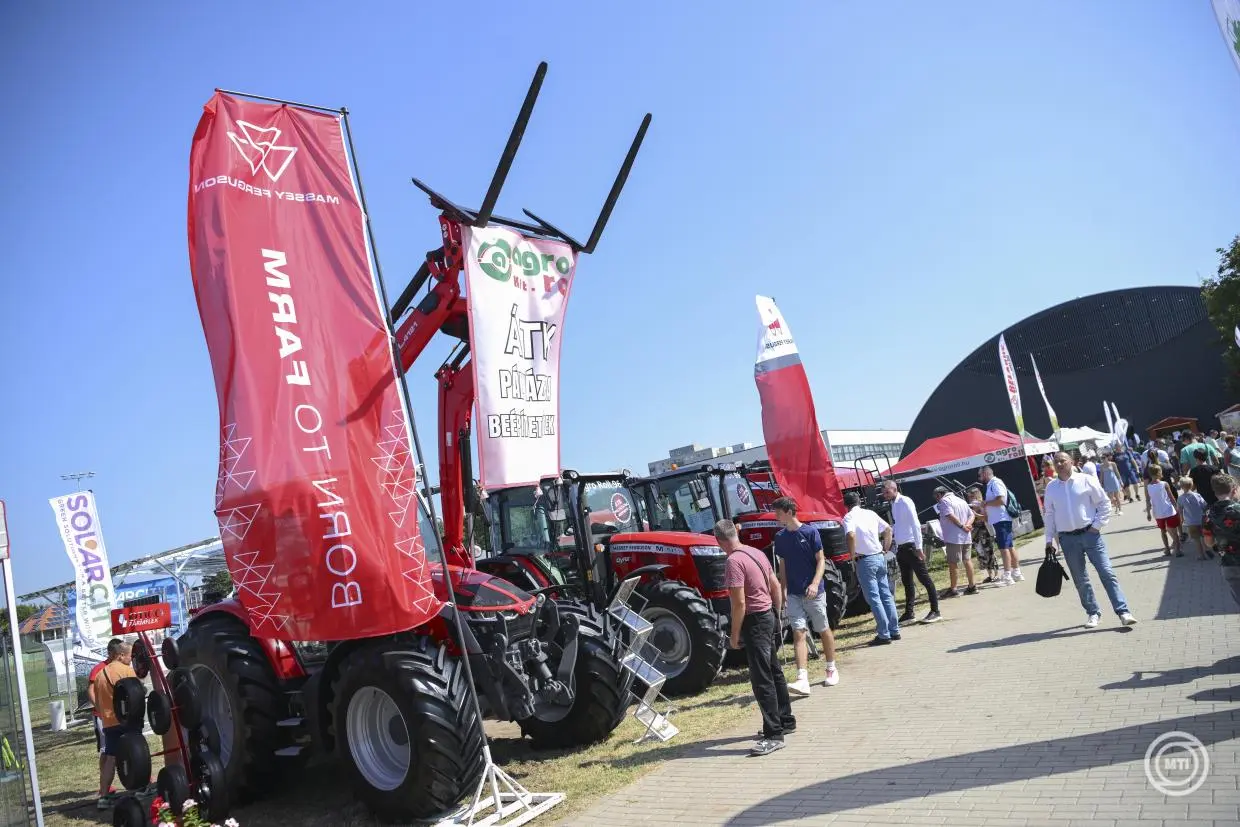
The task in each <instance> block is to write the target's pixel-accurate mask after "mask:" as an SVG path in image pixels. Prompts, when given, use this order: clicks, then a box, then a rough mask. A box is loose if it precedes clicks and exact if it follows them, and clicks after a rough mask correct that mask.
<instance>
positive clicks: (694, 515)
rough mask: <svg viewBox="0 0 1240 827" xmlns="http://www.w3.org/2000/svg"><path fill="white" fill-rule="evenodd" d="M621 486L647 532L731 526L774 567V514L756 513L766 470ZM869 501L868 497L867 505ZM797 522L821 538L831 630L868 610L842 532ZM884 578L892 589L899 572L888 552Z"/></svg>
mask: <svg viewBox="0 0 1240 827" xmlns="http://www.w3.org/2000/svg"><path fill="white" fill-rule="evenodd" d="M755 478H757V479H756V481H755ZM627 485H628V488H629V490H630V491H632V492H633V494H634V496H635V497H636V498H637V499H638V500H640V501H641V502H642V503H643V504H644V508H645V510H646V512H647V513H648V514H649V515H650V525H651V527H652V528H654V529H656V530H667V531H693V532H702V533H704V532H709V531H710V530H711V526H713V525H714V523H715V521H716V520H721V519H723V520H732V521H733V522H735V523H736V527H737V530H738V533H739V534H740V539H741V542H743V543H746V544H747V545H750V546H753V547H754V548H758V549H763V550H765V551H766V552H767V553H768V554H769V555H771V560H772V563H774V562H775V559H774V542H775V534H776V533H777V532H778V531H779V530H780V528H781V526H780V524H779V521H778V520H777V519H776V518H775V514H774V512H772V511H764V510H760V509H761V505H760V503H762V504H765V505H767V506H769V505H770V503H772V502H773V501H774V500H775V498H776V497H777V496H778V493H779V488H778V485H777V484H776V483H775V481H774V475H773V474H771V473H770V471H769V466H737V465H732V464H729V463H723V464H720V465H702V466H693V467H690V468H677V469H673V470H671V471H666V472H664V473H661V474H655V475H652V476H648V477H641V478H635V479H630V480H629V481H628V483H627ZM772 495H774V496H772ZM873 496H874V495H873V493H871V500H872V499H873ZM869 501H870V500H867V502H869ZM874 504H876V503H874ZM867 507H871V506H867ZM797 517H798V518H799V519H800V520H801V522H802V523H804V524H805V525H808V526H810V527H812V528H816V529H818V533H819V535H820V536H821V538H822V548H823V553H824V556H825V557H826V566H825V568H824V571H823V581H824V583H825V584H826V597H827V621H828V622H829V624H830V625H831V628H833V629H834V628H835V627H836V626H837V625H838V624H839V622H840V620H841V619H843V618H844V617H846V616H848V615H850V614H856V613H858V612H861V611H864V610H865V609H866V608H867V606H868V604H867V603H866V600H865V595H864V593H863V592H862V590H861V584H860V583H859V582H858V580H857V572H856V567H855V566H854V565H853V563H852V559H851V555H850V554H849V553H848V540H847V537H846V536H845V533H844V527H843V525H842V523H841V522H840V521H839V520H838V519H832V518H831V517H829V516H828V515H826V514H816V513H812V512H803V511H802V512H798V513H797ZM887 573H888V576H889V577H892V578H894V579H893V580H892V582H893V583H896V582H899V576H900V575H899V566H898V565H897V564H896V559H895V554H894V553H892V552H888V553H887Z"/></svg>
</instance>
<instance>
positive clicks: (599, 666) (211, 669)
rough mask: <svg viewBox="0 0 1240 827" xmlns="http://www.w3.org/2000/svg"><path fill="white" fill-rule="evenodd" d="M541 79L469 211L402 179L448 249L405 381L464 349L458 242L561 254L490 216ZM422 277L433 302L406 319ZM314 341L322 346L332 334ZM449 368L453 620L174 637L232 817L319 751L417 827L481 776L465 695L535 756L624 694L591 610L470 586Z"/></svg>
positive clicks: (536, 229)
mask: <svg viewBox="0 0 1240 827" xmlns="http://www.w3.org/2000/svg"><path fill="white" fill-rule="evenodd" d="M546 68H547V67H546V64H545V63H543V64H541V65H540V66H539V67H538V71H537V72H536V74H535V76H534V80H533V82H532V83H531V85H530V89H529V92H528V93H527V95H526V99H525V102H524V105H523V106H522V109H521V111H520V114H519V115H518V117H517V120H516V122H515V124H514V126H513V129H512V132H511V134H510V136H509V139H508V144H507V146H506V148H505V150H504V153H503V155H502V156H501V160H500V163H499V165H498V168H497V169H496V171H495V175H494V177H493V179H492V182H491V186H490V188H489V190H488V192H487V194H486V197H485V199H484V201H483V205H482V207H481V208H480V209H477V210H471V209H466V208H464V207H460V206H458V205H456V204H453V203H452V202H451V201H449V200H448V199H446V198H445V197H443V196H442V195H439V194H438V193H436V192H435V191H433V190H431V189H429V188H428V187H426V186H425V185H424V184H422V183H421V182H419V181H417V180H416V179H415V184H417V185H418V186H419V188H421V189H422V190H423V191H425V192H426V193H427V194H428V195H429V196H430V199H431V203H432V205H433V206H435V207H436V208H437V209H438V210H440V211H441V216H440V225H441V230H442V233H443V237H444V245H443V247H441V248H439V249H437V250H434V251H432V252H430V253H428V254H427V261H426V263H425V264H424V265H423V266H422V267H421V268H420V269H419V271H418V273H417V275H415V277H414V279H413V280H412V282H411V283H410V285H409V286H408V288H407V289H406V290H405V291H404V292H403V293H402V294H401V296H400V298H399V299H398V300H397V301H396V302H394V303H393V305H392V307H391V308H390V309H388V310H387V312H388V314H389V317H388V322H389V324H390V325H391V328H392V329H394V330H395V333H394V338H395V339H396V342H397V347H398V348H399V352H400V361H401V365H400V367H401V368H402V369H407V368H408V366H409V364H411V363H412V362H413V360H415V359H416V358H417V357H418V356H419V355H420V354H421V352H422V350H423V348H425V346H426V344H427V343H428V341H429V340H430V338H431V337H432V336H433V335H434V334H435V333H437V332H439V331H443V332H445V333H448V334H449V335H452V336H455V337H457V338H459V339H461V341H462V342H464V343H465V344H466V351H467V348H468V341H469V338H468V321H467V318H468V317H467V314H466V299H465V297H464V296H463V295H462V293H461V288H460V284H459V279H460V276H461V273H462V267H463V257H464V255H465V253H466V251H465V250H464V249H462V246H461V243H460V239H461V227H462V225H469V226H472V227H485V226H487V225H488V224H498V225H502V226H505V227H509V228H513V229H516V230H518V231H520V232H522V233H526V234H542V235H544V236H547V237H555V238H567V237H565V236H563V235H562V233H560V232H559V231H558V230H555V229H554V228H552V227H551V226H550V225H547V224H545V223H544V222H542V221H541V220H539V219H534V220H535V221H536V222H537V223H530V222H527V221H522V220H514V219H508V218H503V217H500V216H497V215H494V214H493V208H494V206H495V203H496V200H497V199H498V196H499V192H500V188H501V187H502V186H503V182H504V179H505V177H506V176H507V173H508V170H509V168H510V166H511V164H512V161H513V157H514V155H515V153H516V150H517V147H518V146H519V143H520V140H521V136H522V134H523V133H524V131H525V127H526V124H527V123H528V121H529V117H530V114H531V112H532V110H533V106H534V102H535V100H536V98H537V95H538V90H539V88H540V87H541V84H542V80H543V77H544V75H545V73H546ZM649 120H650V116H649V115H646V119H645V121H643V123H642V126H641V129H640V130H639V132H638V134H637V137H636V138H635V139H634V141H633V144H632V146H631V148H630V150H629V154H628V157H627V158H626V159H625V162H624V165H623V167H622V168H621V171H620V173H619V175H618V176H617V178H616V182H615V184H614V185H613V187H612V190H611V193H610V194H609V196H608V199H607V201H606V202H605V204H604V207H603V209H602V211H601V213H600V215H599V218H598V221H597V222H596V224H595V226H594V231H593V233H592V235H591V240H590V243H589V244H588V245H580V244H577V243H576V242H575V241H572V240H571V239H568V240H569V243H571V244H572V246H573V248H574V250H575V251H576V252H587V253H588V252H591V251H592V250H593V247H594V244H596V243H597V241H598V237H599V235H600V234H601V232H602V229H603V226H604V225H605V224H606V221H607V218H608V216H609V215H610V213H611V210H612V208H613V206H614V204H615V201H616V198H617V197H618V195H619V192H620V190H621V188H622V187H623V185H624V182H625V179H626V178H627V175H628V172H629V169H630V168H631V166H632V163H633V160H634V158H635V156H636V154H637V151H638V148H639V147H640V145H641V141H642V138H643V137H644V135H645V131H646V128H647V126H648V124H649ZM432 275H433V276H434V278H435V284H434V286H433V287H432V289H431V290H429V291H428V292H427V294H426V295H425V296H424V297H423V298H422V299H421V301H420V302H419V303H418V304H417V306H416V307H414V309H413V310H412V311H410V312H409V313H408V316H407V317H406V312H407V311H409V309H410V307H411V305H412V304H413V301H414V299H415V298H416V293H417V292H418V290H419V289H420V288H421V287H422V286H423V285H425V284H426V283H427V281H428V279H429V278H430V277H431V276H432ZM401 319H404V320H403V322H402V321H400V320H401ZM321 335H322V337H323V340H324V341H325V342H330V341H331V332H330V331H323V332H322V334H321ZM463 361H464V360H463V357H461V356H459V355H458V356H456V357H452V358H450V360H449V363H446V364H445V365H444V367H443V368H442V369H441V370H440V371H439V373H438V374H437V378H438V379H439V382H440V398H441V402H445V401H446V402H449V403H450V402H452V400H458V401H459V400H461V399H464V400H466V401H465V404H464V405H463V406H462V405H459V404H444V405H442V406H441V410H440V427H439V428H438V429H437V430H438V431H439V434H440V439H441V444H440V458H439V459H440V469H441V486H443V496H442V501H443V507H444V536H445V540H444V544H443V547H442V548H441V549H440V553H441V555H442V556H440V558H439V559H440V560H442V561H443V563H444V564H442V565H441V564H438V563H436V562H435V556H434V555H432V554H431V551H430V549H432V548H434V547H435V546H436V545H437V543H436V542H435V538H436V537H437V532H436V530H435V527H434V524H433V523H431V522H430V521H428V520H425V517H426V516H427V515H426V514H425V513H423V515H422V516H423V518H424V528H423V535H422V536H423V537H424V538H425V539H426V544H427V547H428V562H430V563H431V564H432V565H430V566H429V568H430V569H431V571H432V578H433V581H434V583H435V591H436V594H438V595H447V594H449V588H450V589H451V594H452V595H453V597H454V602H455V610H456V612H457V616H455V617H454V616H453V610H452V608H451V606H450V605H448V604H445V609H444V610H443V611H442V612H441V613H440V614H439V615H438V616H436V617H434V618H432V620H431V621H430V622H428V623H427V624H425V625H424V626H422V627H419V628H412V629H408V630H407V631H404V632H401V633H398V634H393V635H389V636H384V637H380V638H363V639H345V640H313V641H296V640H284V639H278V638H273V637H270V636H264V635H262V634H258V633H256V632H255V631H254V630H253V627H252V625H251V622H250V620H249V618H248V615H247V611H246V609H245V608H244V606H243V605H242V604H241V603H240V602H239V601H238V600H236V599H228V600H223V601H221V602H219V603H215V604H212V605H210V606H207V607H205V608H204V609H203V610H202V611H201V612H199V613H197V614H196V615H195V616H194V617H193V619H192V620H191V622H190V624H189V628H188V629H187V631H186V632H185V633H184V634H183V635H182V636H181V637H180V639H179V653H180V660H181V664H182V666H183V667H184V668H185V669H186V670H188V674H189V675H190V676H191V677H192V679H193V682H192V688H193V690H194V694H195V695H196V696H197V697H196V699H195V702H197V703H200V704H201V706H202V709H203V712H204V717H205V718H206V719H208V720H210V721H211V722H212V726H213V730H215V731H218V736H219V750H218V752H219V757H220V762H221V765H222V774H223V783H224V784H225V786H226V789H227V791H228V793H229V795H230V797H231V798H232V800H234V801H245V800H247V799H252V798H254V797H257V796H260V795H262V794H263V793H265V792H268V791H269V790H270V787H271V784H272V781H273V779H274V778H275V777H276V776H277V773H279V772H280V771H281V769H282V768H284V767H287V766H288V765H289V763H293V764H295V763H296V762H297V760H298V759H299V758H300V757H302V756H304V755H305V754H306V753H307V751H308V749H309V748H310V747H311V746H315V747H317V748H318V749H321V750H323V751H326V752H329V753H335V755H336V756H338V757H339V758H340V759H341V761H342V763H343V765H344V769H345V773H346V775H347V776H348V777H349V778H350V780H351V781H352V783H353V786H354V788H355V791H356V794H357V796H358V797H359V798H360V799H361V800H362V801H363V802H365V804H366V805H367V806H368V807H369V808H370V809H371V810H372V811H373V812H374V813H375V814H376V815H377V816H379V817H381V818H384V819H388V820H394V821H402V822H408V821H410V820H414V819H423V818H429V817H432V816H435V815H438V814H441V813H444V812H447V811H450V810H452V809H453V808H454V807H456V806H457V805H458V804H459V803H461V802H462V801H463V800H464V799H466V798H467V796H469V794H470V793H471V792H473V791H474V790H475V788H476V787H477V784H478V781H479V779H480V778H481V776H482V774H483V770H484V750H483V746H484V743H485V738H486V736H485V735H484V733H483V725H482V721H481V720H479V718H478V716H477V714H476V712H475V706H474V704H473V701H472V695H473V693H475V692H476V695H477V697H478V699H479V702H480V706H481V708H482V711H483V714H484V715H485V716H486V717H488V718H494V719H499V720H509V721H516V722H517V723H518V724H520V727H521V730H522V732H523V733H524V734H525V735H527V736H529V737H530V738H531V740H532V741H533V742H534V743H535V744H537V745H539V746H546V747H571V746H577V745H583V744H589V743H592V742H595V741H599V740H601V739H603V738H606V737H607V736H608V735H609V734H610V733H611V732H612V731H613V730H614V729H615V727H616V726H617V725H618V724H619V723H620V721H621V720H622V719H623V717H624V714H625V711H626V709H627V707H628V704H629V685H630V684H631V682H632V680H633V677H632V675H631V674H628V673H626V671H625V670H624V669H623V668H622V665H621V662H620V660H621V657H622V655H623V653H624V652H623V646H622V643H621V636H620V633H619V632H618V630H617V629H616V628H615V626H614V624H613V623H612V622H611V620H610V619H609V618H608V617H606V616H605V615H604V614H603V613H601V612H599V611H598V610H596V609H595V607H594V606H592V605H590V604H588V603H583V602H579V601H576V600H573V599H571V598H570V597H568V596H559V597H550V596H548V595H547V594H545V593H531V592H529V591H526V590H524V589H522V588H519V587H518V586H515V585H513V584H512V583H510V582H508V581H505V580H501V579H499V578H498V577H495V576H494V575H492V574H488V573H484V572H481V571H478V570H476V569H475V567H474V556H473V555H472V554H471V553H470V551H469V549H466V548H465V547H463V545H462V543H461V537H462V532H463V522H464V518H465V507H464V493H463V491H464V489H463V486H462V485H461V481H462V479H463V478H468V460H469V450H468V440H466V441H465V444H464V446H463V447H464V451H459V450H458V445H459V444H453V443H452V441H451V440H452V438H453V437H454V436H455V435H456V434H457V432H458V431H463V432H464V433H465V434H466V435H467V433H468V427H469V425H468V422H469V412H470V405H471V404H472V378H471V376H470V372H469V371H468V370H464V369H463V368H464V365H463ZM466 391H468V392H466ZM445 423H447V424H446V425H445ZM443 440H447V442H446V444H445V442H443ZM462 458H463V462H464V464H465V467H464V468H462V464H461V463H462ZM418 476H419V477H421V472H420V471H419V475H418ZM230 562H231V561H230ZM462 620H463V622H461V621H462ZM458 630H459V631H458ZM467 664H468V666H467ZM470 674H472V677H473V681H474V687H473V690H472V691H471V688H470V685H469V683H468V678H467V676H468V675H470Z"/></svg>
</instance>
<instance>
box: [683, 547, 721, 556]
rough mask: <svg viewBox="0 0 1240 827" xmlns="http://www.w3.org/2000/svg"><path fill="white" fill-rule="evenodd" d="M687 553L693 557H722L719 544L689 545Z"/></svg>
mask: <svg viewBox="0 0 1240 827" xmlns="http://www.w3.org/2000/svg"><path fill="white" fill-rule="evenodd" d="M689 553H690V554H692V555H693V556H694V557H723V556H724V553H723V549H721V548H719V546H690V547H689Z"/></svg>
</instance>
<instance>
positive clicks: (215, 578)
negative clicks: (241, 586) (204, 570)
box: [202, 569, 233, 595]
mask: <svg viewBox="0 0 1240 827" xmlns="http://www.w3.org/2000/svg"><path fill="white" fill-rule="evenodd" d="M232 590H233V581H232V575H231V574H229V573H228V569H224V570H223V571H217V572H216V573H215V574H213V575H211V576H210V577H205V578H203V581H202V591H203V593H204V594H205V593H206V592H218V593H219V594H222V595H227V594H230V593H231V592H232Z"/></svg>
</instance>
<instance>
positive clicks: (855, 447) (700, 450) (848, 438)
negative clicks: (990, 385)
mask: <svg viewBox="0 0 1240 827" xmlns="http://www.w3.org/2000/svg"><path fill="white" fill-rule="evenodd" d="M907 436H908V431H885V430H873V431H830V430H828V431H823V432H822V438H823V439H824V440H826V442H827V445H828V447H829V448H830V449H831V461H832V462H834V463H835V464H836V465H843V466H846V467H849V468H851V467H854V466H857V467H861V468H866V469H868V470H871V471H873V470H885V469H886V468H887V466H888V462H890V463H892V464H894V463H895V461H896V460H897V459H899V458H900V453H901V451H902V450H903V448H904V440H905V437H907ZM764 459H766V446H765V445H753V444H752V443H749V442H741V443H738V444H736V445H731V446H727V447H723V448H709V447H705V446H702V445H698V444H696V443H694V444H693V445H686V446H683V447H681V448H673V449H672V450H671V451H668V452H667V457H665V458H663V459H657V460H655V461H653V462H650V463H647V465H646V467H647V469H648V470H649V472H650V473H651V474H662V473H663V472H665V471H671V470H672V469H673V468H686V467H690V466H694V465H703V464H706V463H708V462H711V461H716V462H733V463H737V464H740V463H750V462H758V461H760V460H764Z"/></svg>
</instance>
